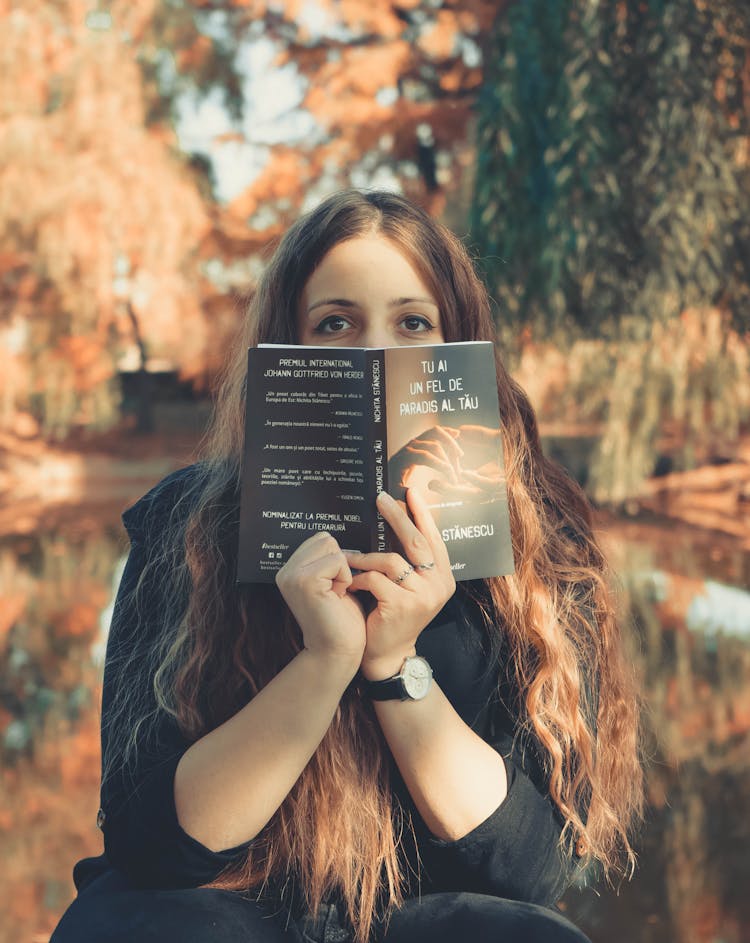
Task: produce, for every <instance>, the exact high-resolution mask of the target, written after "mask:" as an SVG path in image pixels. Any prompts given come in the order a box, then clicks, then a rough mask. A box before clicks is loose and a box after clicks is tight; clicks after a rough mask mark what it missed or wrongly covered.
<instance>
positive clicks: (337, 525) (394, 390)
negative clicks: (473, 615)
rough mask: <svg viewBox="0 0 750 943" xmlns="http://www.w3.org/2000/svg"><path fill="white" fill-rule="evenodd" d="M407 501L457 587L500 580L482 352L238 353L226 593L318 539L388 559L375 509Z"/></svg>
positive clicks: (492, 427)
mask: <svg viewBox="0 0 750 943" xmlns="http://www.w3.org/2000/svg"><path fill="white" fill-rule="evenodd" d="M407 487H408V488H418V489H419V490H420V492H421V493H422V494H423V496H424V497H425V499H426V501H427V503H428V504H429V505H430V508H431V511H432V514H433V517H434V519H435V521H436V523H437V526H438V528H439V529H440V531H441V533H442V536H443V539H444V540H445V542H446V546H447V548H448V553H449V556H450V560H451V568H452V570H453V574H454V576H455V578H456V579H457V580H468V579H478V578H481V577H489V576H500V575H503V574H506V573H511V572H513V555H512V549H511V539H510V526H509V518H508V502H507V494H506V487H505V475H504V470H503V454H502V439H501V433H500V419H499V412H498V403H497V381H496V374H495V361H494V354H493V345H492V344H491V343H489V342H460V343H451V344H430V345H409V346H405V347H389V348H384V349H377V350H376V349H366V348H342V347H301V346H287V345H260V346H258V347H255V348H250V350H249V351H248V380H247V410H246V417H245V451H244V458H243V471H242V491H241V496H240V536H239V553H238V568H237V581H238V582H240V583H244V582H272V581H273V579H274V577H275V574H276V571H277V570H278V569H280V568H281V566H283V564H284V563H285V562H286V560H288V559H289V556H290V555H291V554H292V553H293V552H294V550H295V549H296V548H297V547H298V546H299V545H300V544H301V543H302V542H303V541H304V540H306V539H307V538H308V537H310V536H312V535H313V534H314V533H315V532H316V531H319V530H327V531H329V532H330V533H331V534H333V536H334V537H336V539H337V540H338V542H339V544H340V546H342V547H345V548H349V549H353V550H361V551H363V552H368V551H372V550H389V549H394V550H400V548H399V546H398V543H397V542H396V541H395V540H394V538H393V535H392V534H390V532H389V528H388V527H387V525H386V522H385V521H384V520H383V518H382V517H381V516H380V515H379V514H378V513H377V509H376V507H375V497H376V495H377V494H378V492H379V491H380V490H382V489H383V488H385V489H386V490H388V491H389V492H390V494H391V495H392V496H393V497H395V498H396V499H397V500H403V499H404V495H405V489H406V488H407Z"/></svg>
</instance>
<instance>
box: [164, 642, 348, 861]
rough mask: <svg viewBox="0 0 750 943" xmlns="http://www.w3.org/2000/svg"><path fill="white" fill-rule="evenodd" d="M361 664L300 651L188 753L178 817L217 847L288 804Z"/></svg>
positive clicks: (177, 784) (180, 773) (177, 787)
mask: <svg viewBox="0 0 750 943" xmlns="http://www.w3.org/2000/svg"><path fill="white" fill-rule="evenodd" d="M356 671H357V664H356V663H354V664H352V662H351V661H349V662H347V661H346V660H345V659H338V660H337V659H336V658H332V657H326V656H325V655H323V654H321V653H319V652H313V651H309V650H307V649H303V650H302V651H301V652H300V653H299V654H298V655H297V656H296V657H295V658H293V659H292V661H291V662H289V664H288V665H287V666H286V667H285V668H284V669H283V670H282V671H280V672H279V674H278V675H276V677H275V678H273V680H272V681H271V682H270V683H269V684H267V685H266V687H264V688H263V689H262V690H261V691H260V692H259V693H258V694H257V695H256V696H255V697H254V698H253V699H252V700H251V701H250V703H249V704H247V705H246V706H245V707H243V708H242V710H240V711H239V712H238V713H237V714H235V715H234V716H233V717H231V718H230V719H229V720H228V721H226V722H225V723H223V724H222V725H221V726H220V727H217V728H216V729H215V730H212V731H211V732H210V733H208V734H206V735H205V736H204V737H202V738H201V739H200V740H198V741H197V742H196V743H194V744H193V745H192V746H191V747H190V748H189V749H188V750H187V752H186V753H185V754H183V756H182V759H181V760H180V762H179V764H178V766H177V770H176V773H175V781H174V794H175V804H176V808H177V817H178V819H179V822H180V825H181V826H182V828H183V829H185V831H186V832H188V834H190V835H192V836H193V837H194V838H195V839H197V840H198V841H200V842H201V843H202V844H203V845H205V846H207V847H208V848H211V849H213V850H215V851H220V850H221V849H225V848H231V847H233V846H235V845H239V844H240V843H242V842H245V841H248V840H249V839H251V838H253V837H254V836H255V835H257V834H258V832H260V830H261V829H262V828H263V826H264V825H265V824H266V823H267V822H268V821H269V819H270V818H271V817H272V815H273V814H274V812H275V811H276V810H277V809H278V807H279V806H280V805H281V803H282V802H283V800H284V798H285V797H286V795H287V793H288V792H289V790H290V789H291V788H292V786H293V785H294V783H295V782H296V780H297V778H298V777H299V775H300V773H301V772H302V770H303V769H304V768H305V766H306V765H307V763H308V761H309V760H310V757H311V756H312V755H313V753H314V752H315V749H316V747H317V746H318V744H319V743H320V741H321V740H322V739H323V736H324V734H325V732H326V730H327V729H328V727H329V726H330V723H331V720H332V718H333V715H334V712H335V711H336V707H337V706H338V703H339V701H340V700H341V696H342V694H343V693H344V690H345V689H346V686H347V685H348V684H349V682H350V681H351V679H352V677H353V676H354V674H355V673H356Z"/></svg>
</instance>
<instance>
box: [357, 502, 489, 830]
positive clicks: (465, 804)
mask: <svg viewBox="0 0 750 943" xmlns="http://www.w3.org/2000/svg"><path fill="white" fill-rule="evenodd" d="M407 501H408V503H409V509H410V511H411V513H412V516H413V518H414V520H413V522H412V521H411V520H410V519H409V517H408V515H407V514H406V512H405V511H404V510H402V508H401V507H400V506H399V504H398V503H397V502H396V501H394V500H393V499H392V498H390V497H389V496H388V495H386V494H385V492H384V493H383V495H381V496H380V498H379V510H380V512H381V514H382V515H383V517H385V519H386V520H387V522H388V523H389V524H390V526H391V528H392V529H393V531H394V533H395V535H396V536H397V538H398V539H399V541H400V542H401V545H402V547H403V550H404V557H405V558H406V560H408V561H410V562H411V563H412V564H420V563H426V564H428V566H427V567H426V568H425V567H422V568H419V567H417V568H416V569H415V570H413V571H411V572H409V571H408V570H405V569H404V564H405V562H406V560H404V558H402V557H401V556H400V555H398V554H382V553H381V554H375V553H371V554H361V555H356V556H355V555H350V556H349V562H350V564H351V565H352V566H353V567H356V568H357V569H358V570H361V571H362V572H360V573H358V574H357V575H356V576H355V577H354V579H353V581H352V585H351V589H366V590H368V591H369V592H371V593H372V594H373V596H374V597H375V599H376V601H377V606H376V607H375V608H374V609H373V610H372V611H371V612H370V613H369V615H368V617H367V624H366V628H367V646H366V648H365V653H364V657H363V659H362V666H361V671H362V674H363V675H364V677H365V678H367V679H368V680H371V681H379V680H383V679H385V678H389V677H392V676H393V675H395V674H397V673H398V671H399V670H400V668H401V665H402V663H403V660H404V658H405V657H407V656H408V655H413V654H414V653H415V645H416V641H417V638H418V636H419V635H420V633H421V632H422V630H423V628H424V627H425V625H427V623H428V622H429V621H430V619H431V618H432V617H433V616H434V615H435V613H436V612H437V611H439V610H440V608H441V607H442V606H443V605H444V603H445V602H446V600H447V599H448V598H450V596H452V595H453V592H454V591H455V580H454V579H453V576H452V574H451V569H450V561H449V558H448V552H447V550H446V547H445V543H444V541H443V539H442V536H441V535H440V531H439V530H438V528H437V526H436V525H435V522H434V520H433V518H432V515H431V514H430V511H429V508H428V507H427V504H426V503H425V501H424V499H423V498H422V497H421V495H420V494H419V493H418V491H417V490H416V489H409V490H408V492H407ZM375 710H376V713H377V716H378V719H379V721H380V724H381V727H382V730H383V733H384V735H385V738H386V740H387V741H388V745H389V747H390V749H391V752H392V753H393V757H394V759H395V761H396V764H397V765H398V767H399V770H400V772H401V775H402V777H403V779H404V782H405V784H406V786H407V788H408V790H409V792H410V794H411V796H412V798H413V800H414V803H415V805H416V807H417V810H418V811H419V813H420V815H421V816H422V818H423V820H424V822H425V823H426V825H427V826H428V828H429V829H430V831H431V832H432V833H433V834H434V835H435V836H437V837H438V838H443V839H449V840H452V839H457V838H460V837H461V836H463V835H465V834H467V833H468V832H470V831H471V830H472V829H473V828H474V827H475V826H477V825H478V824H479V823H480V822H482V821H484V819H486V818H487V817H488V816H489V815H490V814H491V813H492V812H493V811H495V810H496V809H497V807H498V806H499V805H500V804H501V803H502V801H503V799H504V798H505V793H506V789H507V784H506V771H505V765H504V763H503V760H502V757H501V756H499V754H498V753H497V752H496V751H495V750H493V748H492V747H491V746H490V745H489V744H487V743H485V741H484V740H483V739H482V738H481V737H480V736H479V735H477V734H476V733H474V731H473V730H472V729H471V728H470V727H469V726H468V725H467V724H465V723H464V721H463V720H462V719H461V717H460V716H459V715H458V714H457V713H456V711H455V710H454V708H453V707H452V705H451V704H450V702H449V701H448V699H447V698H446V697H445V695H444V693H443V692H442V690H441V689H440V687H439V685H437V684H433V685H432V687H431V689H430V691H429V692H428V694H427V696H426V697H425V698H424V699H423V700H421V701H379V702H378V701H376V702H375Z"/></svg>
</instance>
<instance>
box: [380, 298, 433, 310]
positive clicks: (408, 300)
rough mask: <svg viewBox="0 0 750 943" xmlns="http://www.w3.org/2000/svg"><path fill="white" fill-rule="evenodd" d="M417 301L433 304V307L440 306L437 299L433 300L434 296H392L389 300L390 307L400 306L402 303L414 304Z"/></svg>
mask: <svg viewBox="0 0 750 943" xmlns="http://www.w3.org/2000/svg"><path fill="white" fill-rule="evenodd" d="M415 301H417V302H419V303H420V304H425V305H432V307H433V308H437V307H439V305H438V303H437V302H436V301H433V300H432V298H392V299H391V300H390V301H389V302H388V307H389V308H398V307H399V306H400V305H410V304H414V302H415Z"/></svg>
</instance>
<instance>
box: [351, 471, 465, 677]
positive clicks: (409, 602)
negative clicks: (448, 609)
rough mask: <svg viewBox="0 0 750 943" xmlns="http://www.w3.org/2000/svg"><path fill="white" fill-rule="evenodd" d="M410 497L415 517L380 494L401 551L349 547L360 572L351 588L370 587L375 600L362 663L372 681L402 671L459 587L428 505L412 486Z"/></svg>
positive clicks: (353, 580) (352, 560)
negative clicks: (421, 636)
mask: <svg viewBox="0 0 750 943" xmlns="http://www.w3.org/2000/svg"><path fill="white" fill-rule="evenodd" d="M406 500H407V503H408V505H409V510H410V511H411V513H412V516H413V518H414V521H413V522H412V521H411V520H410V519H409V516H408V514H407V513H406V511H405V510H404V509H403V508H402V507H401V506H400V505H399V503H398V502H397V501H395V500H394V499H393V498H391V497H390V495H388V494H387V493H386V492H382V493H381V494H380V495H378V510H379V511H380V513H381V514H382V515H383V517H384V518H385V520H386V521H387V522H388V523H389V524H390V526H391V528H392V529H393V532H394V533H395V535H396V537H398V539H399V541H400V542H401V546H402V548H403V551H404V553H403V556H402V555H401V554H398V553H349V552H346V556H347V559H348V560H349V563H350V565H351V566H352V567H354V568H356V569H357V570H359V571H361V572H359V573H357V574H356V576H354V577H353V578H352V581H351V583H350V584H349V586H348V592H349V593H350V594H351V593H352V592H353V591H357V590H367V591H368V592H370V593H372V595H373V596H374V597H375V601H376V605H375V607H374V608H373V609H372V610H371V611H370V613H369V614H368V616H367V623H366V630H367V643H366V646H365V651H364V656H363V658H362V664H361V671H362V674H363V675H364V676H365V677H366V678H368V679H370V680H373V681H379V680H382V679H383V678H388V677H391V676H392V675H394V674H396V673H397V672H398V670H399V669H400V668H401V664H402V662H403V660H404V658H406V657H407V656H408V655H413V654H414V647H415V645H416V641H417V637H418V636H419V634H420V632H421V631H422V629H423V628H424V627H425V626H426V625H427V624H428V622H430V621H431V620H432V619H433V618H434V617H435V616H436V615H437V613H438V612H440V610H441V609H442V608H443V606H444V605H445V604H446V602H447V601H448V600H449V599H450V598H451V596H452V595H453V593H454V592H455V590H456V581H455V580H454V578H453V574H452V573H451V568H450V560H449V559H448V551H447V549H446V547H445V542H444V541H443V538H442V536H441V534H440V531H439V530H438V529H437V526H436V524H435V521H434V520H433V518H432V515H431V514H430V511H429V508H428V506H427V504H426V503H425V501H424V499H423V498H422V497H421V495H419V494H418V493H417V492H416V491H415V490H414V489H409V491H407V494H406Z"/></svg>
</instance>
